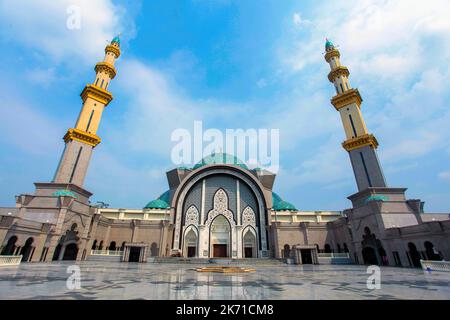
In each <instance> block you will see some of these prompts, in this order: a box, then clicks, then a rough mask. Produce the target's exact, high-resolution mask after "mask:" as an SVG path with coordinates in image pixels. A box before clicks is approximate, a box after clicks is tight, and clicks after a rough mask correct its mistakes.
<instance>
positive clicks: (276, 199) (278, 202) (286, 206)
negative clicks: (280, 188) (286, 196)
mask: <svg viewBox="0 0 450 320" xmlns="http://www.w3.org/2000/svg"><path fill="white" fill-rule="evenodd" d="M272 209H273V210H275V211H286V210H287V211H297V208H296V207H295V206H294V205H293V204H292V203H290V202H287V201H284V200H283V199H281V197H280V196H279V195H278V194H276V193H275V192H272Z"/></svg>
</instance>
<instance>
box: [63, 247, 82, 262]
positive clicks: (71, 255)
mask: <svg viewBox="0 0 450 320" xmlns="http://www.w3.org/2000/svg"><path fill="white" fill-rule="evenodd" d="M77 255H78V247H77V245H76V243H70V244H68V245H67V246H66V249H65V250H64V255H63V258H62V259H63V260H77Z"/></svg>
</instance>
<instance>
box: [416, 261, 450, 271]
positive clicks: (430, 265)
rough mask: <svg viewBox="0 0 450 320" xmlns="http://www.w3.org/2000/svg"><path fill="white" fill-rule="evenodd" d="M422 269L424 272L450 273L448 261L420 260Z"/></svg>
mask: <svg viewBox="0 0 450 320" xmlns="http://www.w3.org/2000/svg"><path fill="white" fill-rule="evenodd" d="M420 264H421V265H422V269H423V270H426V271H446V272H450V261H432V260H420Z"/></svg>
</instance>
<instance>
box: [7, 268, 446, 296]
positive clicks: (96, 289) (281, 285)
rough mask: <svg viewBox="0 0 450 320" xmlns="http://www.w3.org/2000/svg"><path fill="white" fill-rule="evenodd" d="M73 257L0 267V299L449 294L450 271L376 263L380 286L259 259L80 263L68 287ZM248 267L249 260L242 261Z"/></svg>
mask: <svg viewBox="0 0 450 320" xmlns="http://www.w3.org/2000/svg"><path fill="white" fill-rule="evenodd" d="M72 265H73V262H59V263H24V264H21V265H20V266H18V267H2V268H0V299H85V300H92V299H105V300H106V299H108V300H110V299H152V300H169V299H170V300H177V299H188V300H193V299H209V300H222V299H230V300H247V299H313V300H322V299H332V300H340V299H440V300H442V299H444V300H448V299H450V286H449V283H450V273H444V272H432V273H427V272H423V271H422V270H421V269H407V268H392V267H381V289H374V290H370V289H368V288H367V279H368V277H369V276H370V274H367V273H366V268H367V267H366V266H359V265H303V266H300V265H273V266H265V265H261V266H259V265H257V266H254V267H253V268H254V269H256V270H255V272H251V273H245V274H243V273H241V274H223V273H202V272H197V271H195V268H197V267H204V265H202V266H200V265H190V264H157V263H120V262H107V263H104V262H103V263H102V262H97V261H84V262H79V263H77V264H76V265H77V266H79V267H80V271H81V283H80V289H73V290H71V289H68V287H67V279H68V277H69V276H70V275H71V273H67V268H68V267H70V266H72ZM246 267H248V266H246Z"/></svg>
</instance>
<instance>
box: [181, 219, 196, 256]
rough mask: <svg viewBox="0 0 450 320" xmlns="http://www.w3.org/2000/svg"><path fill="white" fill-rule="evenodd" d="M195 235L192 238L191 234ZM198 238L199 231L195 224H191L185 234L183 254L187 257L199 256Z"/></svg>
mask: <svg viewBox="0 0 450 320" xmlns="http://www.w3.org/2000/svg"><path fill="white" fill-rule="evenodd" d="M191 234H192V235H194V237H195V238H194V239H190V237H191V236H190V235H191ZM198 240H199V233H198V229H197V227H196V226H195V225H193V224H191V225H189V226H188V227H187V228H186V229H185V230H184V234H183V256H185V257H187V258H191V257H196V256H198Z"/></svg>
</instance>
